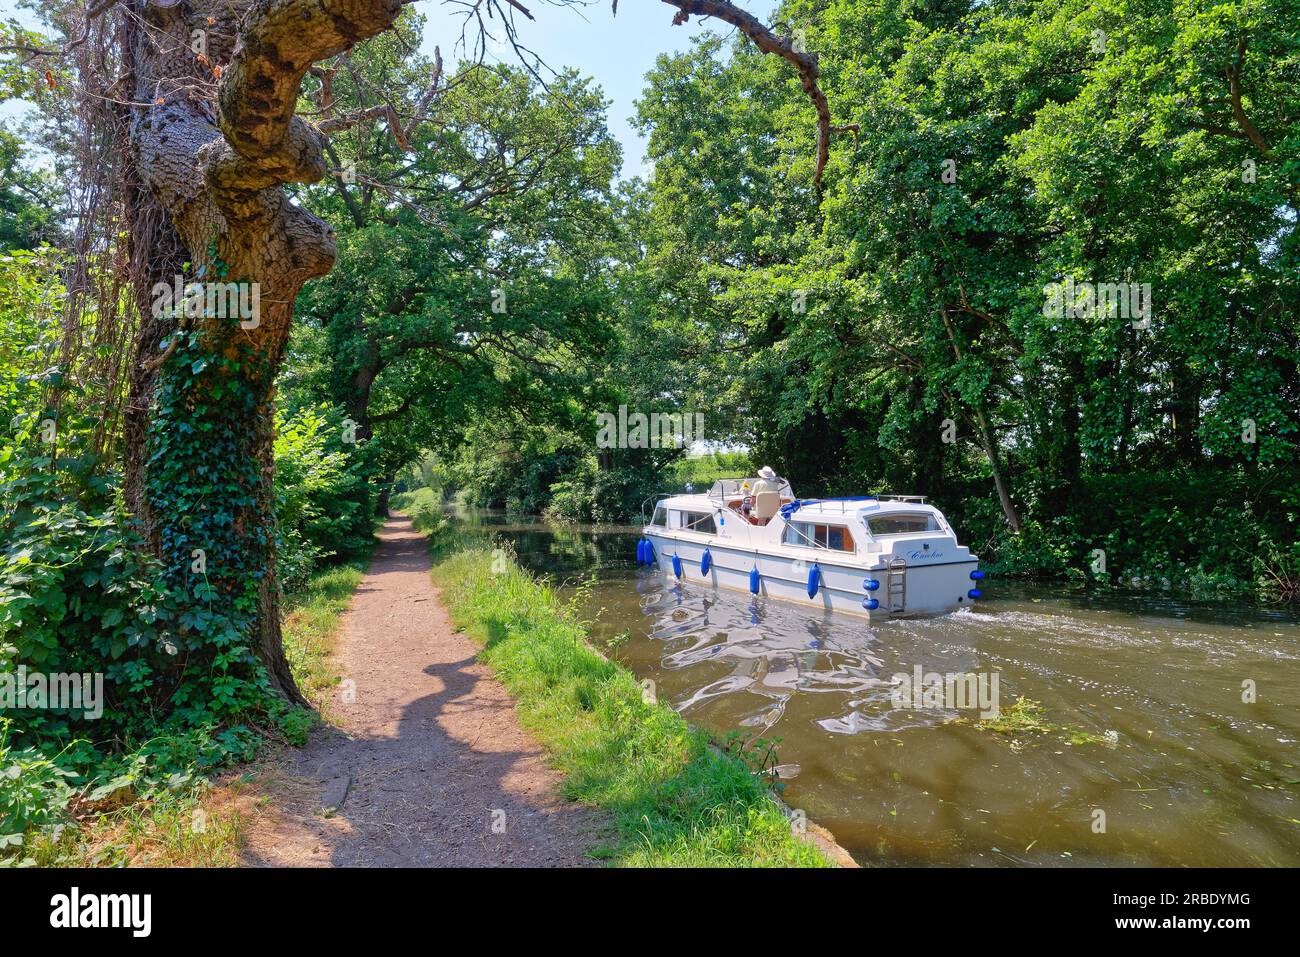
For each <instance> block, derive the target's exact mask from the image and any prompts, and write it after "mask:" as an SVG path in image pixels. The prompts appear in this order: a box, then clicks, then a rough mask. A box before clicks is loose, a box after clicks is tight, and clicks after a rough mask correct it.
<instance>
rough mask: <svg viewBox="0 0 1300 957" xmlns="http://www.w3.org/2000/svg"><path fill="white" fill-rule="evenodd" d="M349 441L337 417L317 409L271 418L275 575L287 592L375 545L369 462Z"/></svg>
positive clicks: (344, 425) (324, 408) (331, 411)
mask: <svg viewBox="0 0 1300 957" xmlns="http://www.w3.org/2000/svg"><path fill="white" fill-rule="evenodd" d="M351 437H352V434H351V430H350V427H349V425H348V424H347V423H345V421H344V416H343V414H342V412H341V411H340V410H338V409H335V408H331V407H329V406H325V405H323V404H322V405H315V406H307V407H305V408H301V409H298V410H297V411H295V412H292V413H289V412H284V411H280V412H277V414H276V429H275V496H276V499H275V517H276V527H277V534H278V538H277V542H276V570H277V572H278V574H279V579H280V584H281V586H282V587H283V588H285V589H289V590H291V589H295V588H298V587H299V586H301V585H302V584H303V583H304V582H305V581H306V580H307V579H308V577H310V575H311V574H312V573H313V572H314V571H315V570H316V569H317V567H318V566H320V565H322V564H325V563H327V562H330V561H335V562H336V561H339V560H348V559H351V558H354V557H356V556H358V555H362V554H365V553H366V552H367V551H368V550H369V547H370V544H371V543H372V541H373V527H374V526H373V518H372V516H373V515H374V502H373V500H372V493H371V489H372V487H371V485H370V484H369V482H368V479H369V478H370V474H371V465H370V456H369V455H368V454H367V453H368V449H367V447H366V446H365V445H364V444H360V445H359V444H358V443H356V442H350V441H348V439H349V438H351Z"/></svg>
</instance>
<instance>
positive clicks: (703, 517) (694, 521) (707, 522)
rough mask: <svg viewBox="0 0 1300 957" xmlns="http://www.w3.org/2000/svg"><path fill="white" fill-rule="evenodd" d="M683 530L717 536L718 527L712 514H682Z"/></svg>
mask: <svg viewBox="0 0 1300 957" xmlns="http://www.w3.org/2000/svg"><path fill="white" fill-rule="evenodd" d="M681 516H682V521H681V526H680V527H681V528H683V529H686V530H687V531H690V532H703V533H704V534H705V535H716V534H717V533H718V527H717V525H716V524H715V523H714V521H713V513H712V512H682V513H681Z"/></svg>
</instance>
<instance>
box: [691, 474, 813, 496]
mask: <svg viewBox="0 0 1300 957" xmlns="http://www.w3.org/2000/svg"><path fill="white" fill-rule="evenodd" d="M762 481H766V480H765V479H761V478H759V477H758V476H756V475H753V476H750V477H749V478H734V479H718V480H717V481H716V482H714V483H713V485H711V486H710V487H709V498H717V499H729V498H743V497H744V496H745V495H749V494H752V490H753V488H754V486H756V485H757V484H758V483H759V482H762ZM777 481H778V482H779V483H780V492H781V497H782V498H794V489H793V488H791V486H790V481H789V479H783V478H779V479H778V480H777ZM746 485H748V486H749V490H746V489H745V486H746Z"/></svg>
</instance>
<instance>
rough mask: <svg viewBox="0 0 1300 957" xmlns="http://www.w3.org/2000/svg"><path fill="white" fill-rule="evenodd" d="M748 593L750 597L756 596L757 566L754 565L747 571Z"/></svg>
mask: <svg viewBox="0 0 1300 957" xmlns="http://www.w3.org/2000/svg"><path fill="white" fill-rule="evenodd" d="M749 593H750V594H751V595H757V594H758V566H757V565H755V566H754V567H753V568H751V569H750V570H749Z"/></svg>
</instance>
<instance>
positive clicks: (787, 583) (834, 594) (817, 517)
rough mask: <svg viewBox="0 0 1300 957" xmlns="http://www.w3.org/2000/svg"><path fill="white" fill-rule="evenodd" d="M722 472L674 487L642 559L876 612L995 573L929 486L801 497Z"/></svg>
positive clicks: (924, 604)
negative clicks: (697, 486) (699, 488)
mask: <svg viewBox="0 0 1300 957" xmlns="http://www.w3.org/2000/svg"><path fill="white" fill-rule="evenodd" d="M758 482H759V479H757V478H747V479H720V480H719V481H717V482H714V483H713V486H712V487H711V488H710V489H709V491H708V492H707V493H706V494H703V495H699V494H688V495H666V496H660V497H659V499H658V500H657V501H656V502H655V507H654V514H653V516H652V517H651V518H650V520H649V522H648V523H647V524H646V525H645V526H644V528H643V530H642V531H643V537H642V539H641V541H640V542H639V543H638V544H637V560H638V563H639V564H643V565H652V566H654V567H656V568H657V569H659V570H660V571H661V572H662V573H664V574H667V575H671V576H675V577H676V578H678V579H683V580H685V581H690V582H696V583H700V584H704V585H708V586H713V587H717V588H730V589H735V590H740V591H749V592H751V593H752V594H755V595H766V596H769V597H772V598H779V599H782V600H784V601H792V602H797V603H799V604H802V605H809V606H813V607H817V608H824V609H827V610H834V611H842V612H852V613H854V614H859V615H866V616H868V617H871V618H880V617H885V618H888V617H899V616H905V615H908V616H910V615H938V614H944V613H946V612H950V611H953V610H954V609H957V608H962V607H964V606H967V605H970V604H973V603H974V601H975V600H976V599H978V598H980V597H981V592H980V589H979V585H980V580H981V579H983V577H984V573H983V572H982V571H980V570H979V567H978V566H979V562H978V559H977V558H976V556H974V555H972V554H971V552H970V549H969V548H967V547H966V546H964V545H959V544H958V543H957V536H956V534H955V533H954V532H953V530H952V527H951V526H950V525H949V524H948V522H947V520H946V519H945V518H944V517H943V513H942V512H940V511H939V510H938V509H937V508H935V507H934V506H933V505H927V504H926V502H925V496H922V495H869V496H861V497H857V498H833V499H805V500H801V499H799V498H796V497H795V494H794V490H793V489H791V487H790V483H789V482H787V481H785V480H784V479H781V480H779V481H778V482H777V483H774V484H777V485H778V486H779V491H770V490H765V491H762V492H760V493H759V494H757V495H750V494H749V490H750V489H751V488H754V487H756V486H757V483H758Z"/></svg>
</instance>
